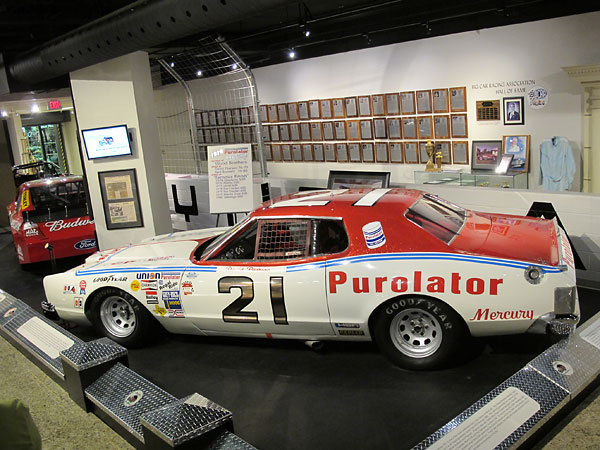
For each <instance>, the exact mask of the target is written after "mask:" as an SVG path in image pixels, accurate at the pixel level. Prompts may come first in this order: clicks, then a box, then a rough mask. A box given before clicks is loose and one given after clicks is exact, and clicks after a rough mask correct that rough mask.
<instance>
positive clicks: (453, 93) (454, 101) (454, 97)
mask: <svg viewBox="0 0 600 450" xmlns="http://www.w3.org/2000/svg"><path fill="white" fill-rule="evenodd" d="M450 110H451V111H452V112H467V88H466V87H453V88H450Z"/></svg>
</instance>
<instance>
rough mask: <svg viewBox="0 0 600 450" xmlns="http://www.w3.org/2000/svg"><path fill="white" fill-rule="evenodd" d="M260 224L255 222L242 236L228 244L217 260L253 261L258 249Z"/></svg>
mask: <svg viewBox="0 0 600 450" xmlns="http://www.w3.org/2000/svg"><path fill="white" fill-rule="evenodd" d="M257 229H258V223H257V222H254V223H253V224H252V225H250V227H249V228H248V229H247V230H246V231H244V232H243V233H242V235H241V236H240V237H238V238H236V239H234V240H233V241H232V242H230V243H229V244H227V245H226V246H225V248H224V249H223V250H221V251H220V252H219V254H218V255H217V256H216V257H215V259H235V260H252V259H254V251H255V248H256V232H257Z"/></svg>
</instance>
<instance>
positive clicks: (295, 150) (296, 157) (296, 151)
mask: <svg viewBox="0 0 600 450" xmlns="http://www.w3.org/2000/svg"><path fill="white" fill-rule="evenodd" d="M308 145H310V144H308ZM291 147H292V160H293V161H302V145H300V144H292V145H291Z"/></svg>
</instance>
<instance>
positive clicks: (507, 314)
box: [469, 308, 533, 322]
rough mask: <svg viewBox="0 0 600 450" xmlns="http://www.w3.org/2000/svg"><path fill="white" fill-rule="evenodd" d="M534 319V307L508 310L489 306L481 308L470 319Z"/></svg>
mask: <svg viewBox="0 0 600 450" xmlns="http://www.w3.org/2000/svg"><path fill="white" fill-rule="evenodd" d="M523 319H529V320H533V309H529V310H526V311H525V310H522V309H517V310H512V311H511V310H508V311H490V309H489V308H485V309H481V308H479V309H478V310H477V312H476V313H475V315H474V316H473V317H471V318H470V319H469V321H471V322H472V321H481V320H523Z"/></svg>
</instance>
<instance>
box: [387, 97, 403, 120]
mask: <svg viewBox="0 0 600 450" xmlns="http://www.w3.org/2000/svg"><path fill="white" fill-rule="evenodd" d="M385 113H386V114H387V115H388V116H397V115H398V114H400V96H399V95H398V94H385Z"/></svg>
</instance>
